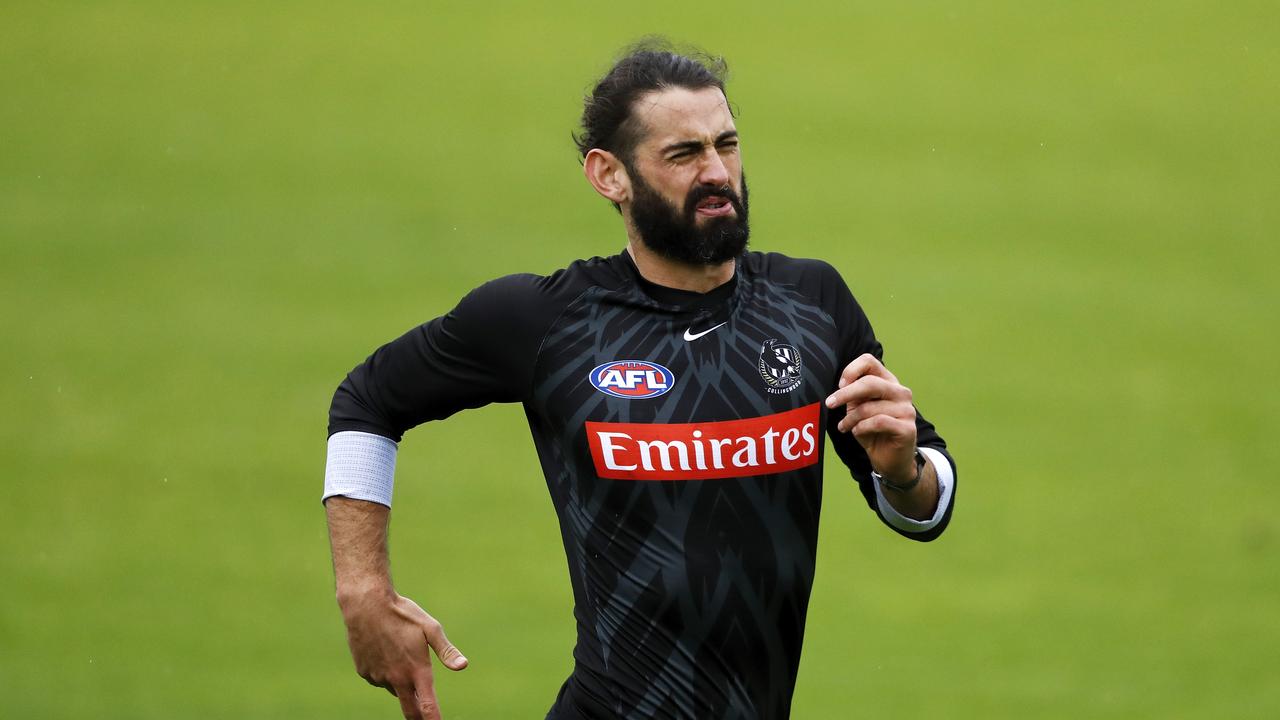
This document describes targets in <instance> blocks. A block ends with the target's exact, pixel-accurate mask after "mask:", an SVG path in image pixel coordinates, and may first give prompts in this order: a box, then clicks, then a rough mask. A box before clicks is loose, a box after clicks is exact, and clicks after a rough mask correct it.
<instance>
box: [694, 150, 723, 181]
mask: <svg viewBox="0 0 1280 720" xmlns="http://www.w3.org/2000/svg"><path fill="white" fill-rule="evenodd" d="M703 157H704V159H703V161H702V168H701V172H699V173H698V182H699V183H701V184H703V185H714V186H716V187H724V186H725V185H728V184H729V168H727V167H725V164H724V159H723V158H721V157H720V153H718V152H716V151H715V149H714V148H713V149H712V150H711V152H708V153H707V154H706V155H704V156H703Z"/></svg>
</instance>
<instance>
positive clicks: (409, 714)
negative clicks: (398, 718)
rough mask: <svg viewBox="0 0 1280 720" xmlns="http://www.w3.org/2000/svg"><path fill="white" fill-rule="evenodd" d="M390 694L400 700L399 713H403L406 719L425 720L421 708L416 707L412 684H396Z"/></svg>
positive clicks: (416, 702)
mask: <svg viewBox="0 0 1280 720" xmlns="http://www.w3.org/2000/svg"><path fill="white" fill-rule="evenodd" d="M392 694H393V695H395V696H396V699H398V700H399V701H400V714H402V715H404V716H405V718H406V720H425V718H424V717H423V715H422V710H421V709H420V708H419V707H418V701H417V696H416V695H414V693H413V686H412V685H398V686H396V688H395V690H393V691H392ZM437 717H438V716H437Z"/></svg>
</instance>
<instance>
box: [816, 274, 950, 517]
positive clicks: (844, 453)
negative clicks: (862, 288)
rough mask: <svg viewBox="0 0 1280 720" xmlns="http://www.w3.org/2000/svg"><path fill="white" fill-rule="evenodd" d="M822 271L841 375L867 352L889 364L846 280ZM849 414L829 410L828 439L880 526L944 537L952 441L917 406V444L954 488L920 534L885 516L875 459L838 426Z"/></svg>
mask: <svg viewBox="0 0 1280 720" xmlns="http://www.w3.org/2000/svg"><path fill="white" fill-rule="evenodd" d="M822 268H823V272H822V273H821V279H820V284H821V288H822V293H823V299H824V305H825V306H826V307H828V308H830V309H831V311H832V312H833V315H832V319H833V320H834V321H835V323H836V327H837V329H838V332H839V336H840V348H839V350H838V352H839V353H840V357H838V358H837V360H836V364H837V366H838V370H837V372H839V371H842V370H843V369H844V367H845V366H846V365H848V364H849V363H850V362H853V360H854V359H855V358H857V357H858V356H860V355H862V354H863V353H871V354H872V355H873V356H875V358H876V359H877V360H880V361H881V362H884V347H883V346H881V344H880V341H878V340H877V339H876V336H875V332H874V331H873V330H872V328H871V321H870V320H868V319H867V315H866V313H864V312H863V310H862V307H861V306H860V305H859V304H858V301H857V300H856V299H855V298H854V296H853V293H852V292H850V291H849V286H848V285H846V284H845V282H844V279H843V278H841V277H840V274H839V273H838V272H836V270H835V269H834V268H832V267H831V266H830V265H827V264H825V263H823V264H822ZM836 380H838V376H837V378H835V379H833V381H832V389H834V388H835V381H836ZM844 414H845V411H844V408H843V407H840V408H836V409H835V410H829V411H827V436H828V437H830V438H831V444H832V447H833V448H834V449H835V451H836V455H838V456H839V458H840V460H841V461H842V462H843V463H844V464H845V466H846V467H847V468H849V472H850V474H851V475H852V476H853V478H854V480H856V481H857V482H858V489H859V490H860V491H861V492H862V496H863V498H865V499H866V501H867V505H868V506H870V508H871V509H872V510H874V511H875V512H876V515H878V516H879V517H880V520H881V522H883V523H884V524H885V525H887V526H888V527H890V528H892V529H893V531H894V532H896V533H898V534H900V535H902V536H904V537H908V538H911V539H912V540H919V541H924V542H927V541H929V540H933V539H934V538H936V537H938V536H939V535H941V534H942V532H943V531H944V530H946V528H947V525H948V524H949V523H950V521H951V511H952V509H953V508H954V506H955V486H956V480H957V478H958V475H957V471H956V464H955V460H954V459H953V458H952V457H951V454H950V453H949V452H948V451H947V443H946V441H945V440H943V439H942V436H941V435H939V434H938V431H937V429H936V428H935V427H934V426H933V423H931V422H929V421H928V420H926V419H925V417H924V415H922V414H921V413H920V409H919V408H918V407H917V408H916V445H918V446H919V447H922V448H929V449H930V450H932V451H934V452H927V453H925V455H926V457H928V458H930V461H931V462H934V463H935V464H936V463H937V462H938V461H939V459H941V460H945V461H946V463H947V464H948V466H949V469H950V473H949V479H950V481H951V482H950V487H949V488H943V489H944V490H946V492H942V493H940V497H939V504H940V505H941V504H943V503H945V507H943V508H940V509H941V510H942V516H941V518H939V519H938V521H937V522H936V523H933V524H932V525H931V526H930V527H928V528H927V529H923V530H918V529H915V528H911V527H910V525H911V524H912V523H911V522H910V521H905V522H904V521H903V518H902V517H901V516H897V517H891V516H890V515H889V513H892V508H888V510H889V513H886V511H885V509H884V508H885V504H884V503H882V502H881V501H880V499H879V493H878V488H877V487H876V485H875V481H874V480H872V478H871V461H870V460H869V459H868V458H867V454H866V452H865V451H864V450H863V449H862V446H861V445H860V444H859V443H858V441H857V439H856V438H855V437H854V436H853V433H851V432H840V431H839V430H838V429H837V427H836V426H837V424H838V423H839V422H840V420H841V419H843V418H844ZM944 473H946V470H945V469H942V470H940V473H939V474H940V475H942V474H944Z"/></svg>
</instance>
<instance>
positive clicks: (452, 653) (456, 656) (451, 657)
mask: <svg viewBox="0 0 1280 720" xmlns="http://www.w3.org/2000/svg"><path fill="white" fill-rule="evenodd" d="M422 630H423V633H424V634H425V635H426V636H427V644H428V645H430V646H431V649H432V650H435V652H436V657H438V658H440V662H442V663H444V666H445V667H447V668H449V669H450V670H454V671H457V670H462V669H464V668H466V667H467V658H466V656H464V655H463V654H462V651H461V650H459V649H458V648H456V647H454V645H453V643H451V642H449V638H447V637H445V634H444V628H443V627H442V626H441V625H440V623H438V622H436V620H435V618H432V617H430V616H428V619H427V621H426V622H425V623H424V625H423V629H422Z"/></svg>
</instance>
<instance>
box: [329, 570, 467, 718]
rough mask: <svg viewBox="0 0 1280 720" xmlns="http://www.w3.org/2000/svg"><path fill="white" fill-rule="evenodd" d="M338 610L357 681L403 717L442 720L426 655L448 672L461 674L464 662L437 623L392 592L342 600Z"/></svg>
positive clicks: (408, 601) (404, 598)
mask: <svg viewBox="0 0 1280 720" xmlns="http://www.w3.org/2000/svg"><path fill="white" fill-rule="evenodd" d="M341 606H342V616H343V619H344V620H345V621H346V623H347V644H348V645H350V646H351V657H352V659H353V660H355V663H356V672H357V673H359V674H360V677H362V678H364V679H365V680H367V681H368V682H369V684H370V685H376V686H378V687H380V688H385V689H386V690H387V691H388V692H390V693H391V694H392V695H395V696H396V697H397V698H399V699H400V711H401V712H402V713H404V716H405V717H406V718H412V719H413V720H441V716H440V705H439V703H438V702H437V700H436V690H435V679H434V676H433V674H432V671H431V650H434V651H435V653H436V657H438V658H440V662H442V663H444V666H445V667H447V668H449V669H450V670H462V669H463V668H465V667H466V666H467V659H466V658H465V657H463V656H462V653H461V652H459V651H458V648H456V647H454V646H453V644H452V643H450V642H449V638H447V637H445V634H444V629H443V628H442V627H440V623H438V622H436V619H435V618H433V617H431V616H430V615H428V614H427V613H426V611H424V610H423V609H422V608H421V607H419V606H418V604H417V603H415V602H414V601H412V600H410V599H409V598H407V597H403V596H401V595H397V594H396V593H395V592H394V591H392V592H390V593H376V594H366V595H363V596H360V597H356V598H344V599H342V601H341ZM428 648H431V649H430V650H428Z"/></svg>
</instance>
